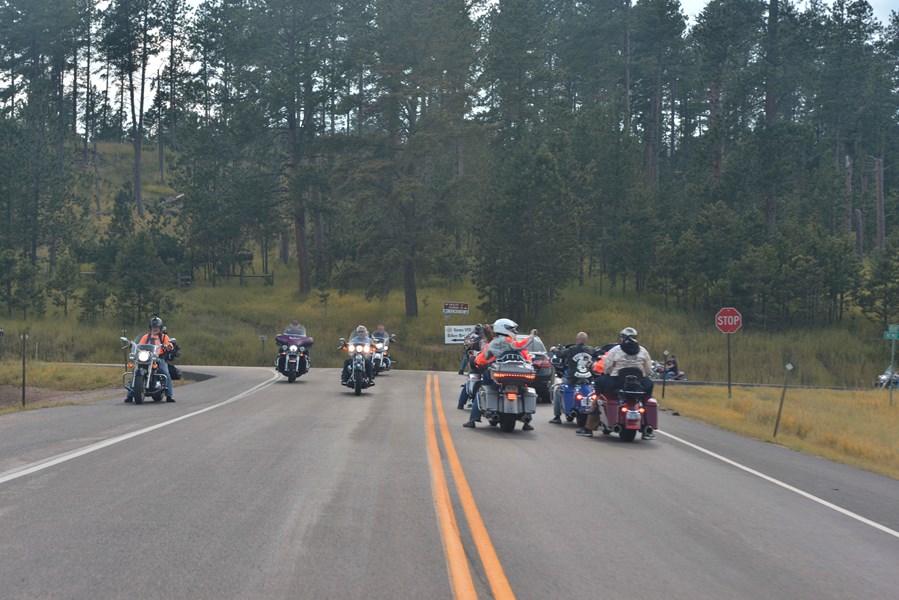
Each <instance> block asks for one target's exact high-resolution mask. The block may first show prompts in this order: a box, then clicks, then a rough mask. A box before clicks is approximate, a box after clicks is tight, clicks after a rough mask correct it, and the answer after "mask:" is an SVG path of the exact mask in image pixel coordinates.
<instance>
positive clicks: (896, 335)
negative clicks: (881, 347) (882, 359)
mask: <svg viewBox="0 0 899 600" xmlns="http://www.w3.org/2000/svg"><path fill="white" fill-rule="evenodd" d="M883 339H885V340H899V331H884V332H883Z"/></svg>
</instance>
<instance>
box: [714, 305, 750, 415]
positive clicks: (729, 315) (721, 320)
mask: <svg viewBox="0 0 899 600" xmlns="http://www.w3.org/2000/svg"><path fill="white" fill-rule="evenodd" d="M742 326H743V315H741V314H740V311H738V310H737V309H736V308H734V307H732V306H726V307H724V308H722V309H721V310H719V311H718V313H717V314H716V315H715V327H717V328H718V331H720V332H721V333H724V334H729V333H734V332H735V331H737V330H738V329H740V327H742ZM730 364H731V363H730V336H729V335H728V336H727V397H728V398H730V381H731V378H730Z"/></svg>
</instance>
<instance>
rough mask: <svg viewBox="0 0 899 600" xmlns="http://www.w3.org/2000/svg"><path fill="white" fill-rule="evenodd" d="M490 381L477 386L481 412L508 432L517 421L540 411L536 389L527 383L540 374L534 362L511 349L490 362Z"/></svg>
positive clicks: (512, 429)
mask: <svg viewBox="0 0 899 600" xmlns="http://www.w3.org/2000/svg"><path fill="white" fill-rule="evenodd" d="M488 372H489V375H490V379H491V380H492V383H491V382H490V381H483V382H482V385H481V389H480V390H478V403H479V406H480V409H481V413H482V414H483V415H484V416H485V417H487V421H488V422H489V423H490V426H491V427H495V426H496V425H499V426H500V429H502V430H503V431H505V432H506V433H508V432H511V431H514V430H515V422H516V421H521V422H523V423H529V422H530V420H531V415H533V414H534V413H535V412H537V392H536V391H535V390H534V388H532V387H529V386H528V384H530V383H533V382H534V379H535V378H536V377H537V374H536V372H535V371H534V366H533V365H532V364H531V363H529V362H528V361H526V360H524V358H523V357H522V356H521V355H520V354H515V353H510V354H507V355H505V356H501V357H499V358H497V359H496V360H495V361H494V362H492V363H490V367H489V369H488Z"/></svg>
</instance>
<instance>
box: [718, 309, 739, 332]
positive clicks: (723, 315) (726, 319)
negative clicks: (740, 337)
mask: <svg viewBox="0 0 899 600" xmlns="http://www.w3.org/2000/svg"><path fill="white" fill-rule="evenodd" d="M742 325H743V315H741V314H740V311H738V310H737V309H736V308H733V307H731V306H728V307H726V308H722V309H721V310H719V311H718V314H716V315H715V327H717V328H718V330H719V331H721V333H733V332H735V331H736V330H737V329H739V328H740V326H742Z"/></svg>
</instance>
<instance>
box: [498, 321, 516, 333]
mask: <svg viewBox="0 0 899 600" xmlns="http://www.w3.org/2000/svg"><path fill="white" fill-rule="evenodd" d="M517 328H518V323H516V322H515V321H513V320H512V319H497V320H496V322H495V323H494V324H493V333H495V334H496V335H515V334H516V333H518V331H517Z"/></svg>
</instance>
